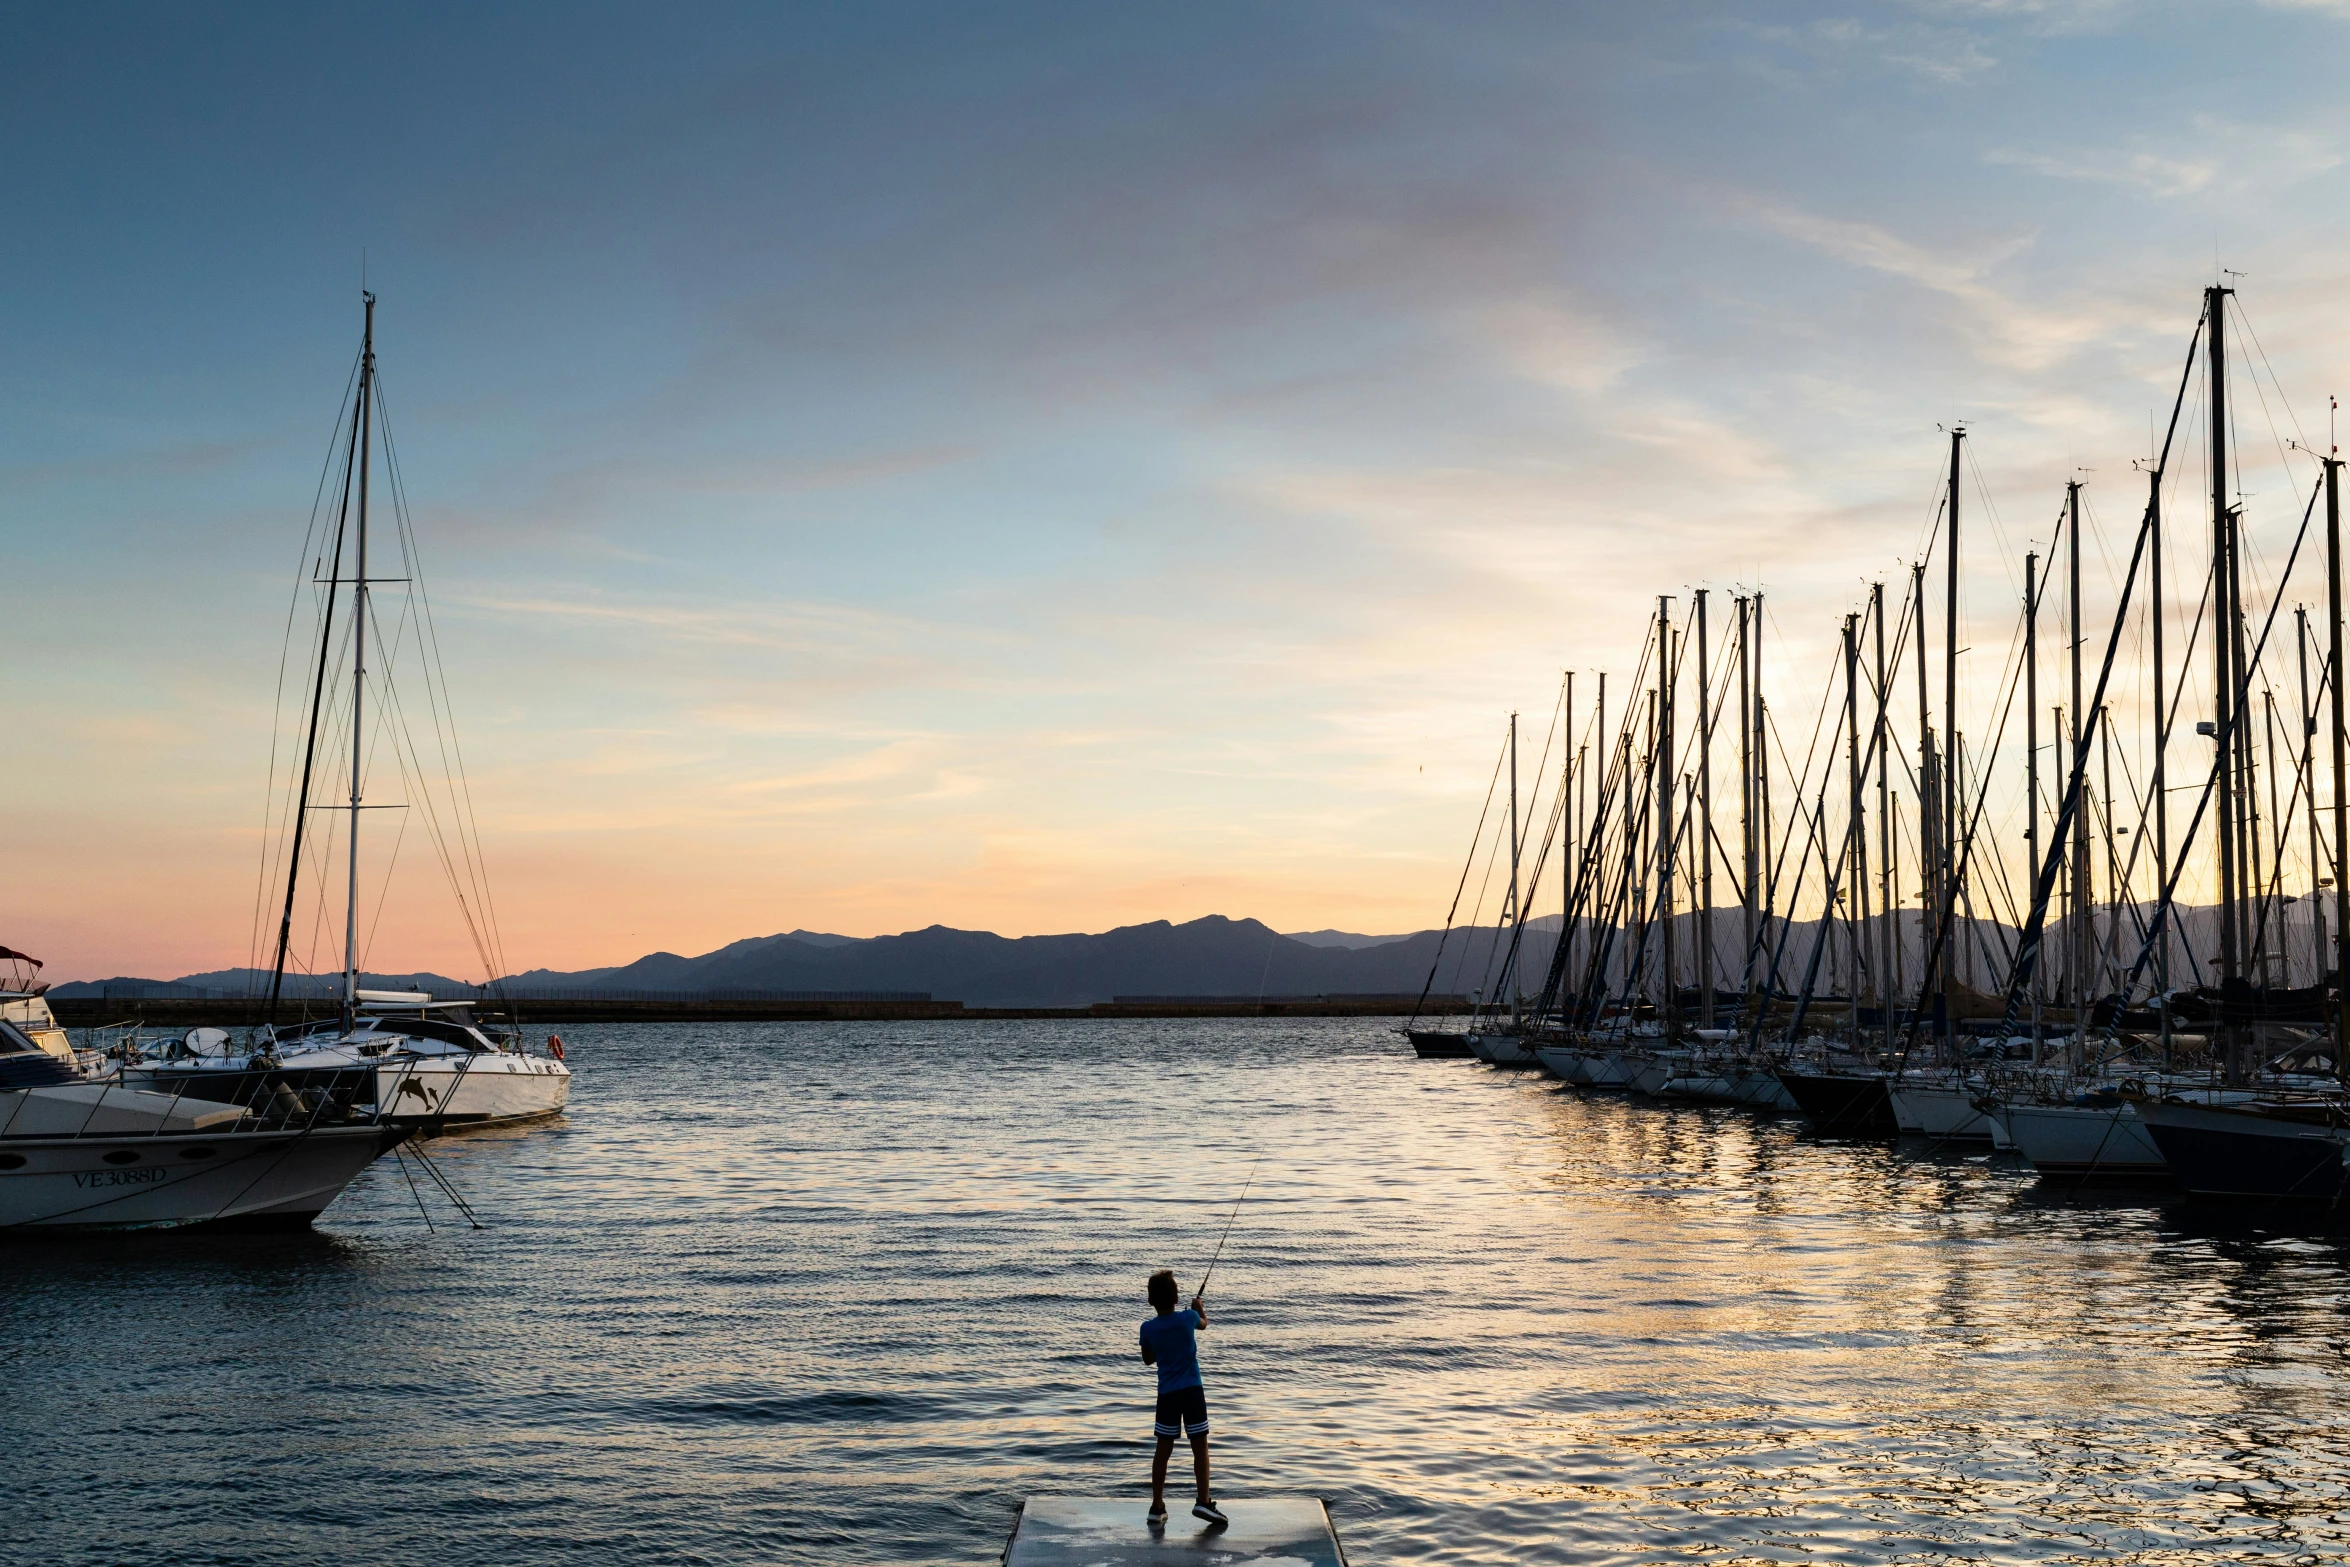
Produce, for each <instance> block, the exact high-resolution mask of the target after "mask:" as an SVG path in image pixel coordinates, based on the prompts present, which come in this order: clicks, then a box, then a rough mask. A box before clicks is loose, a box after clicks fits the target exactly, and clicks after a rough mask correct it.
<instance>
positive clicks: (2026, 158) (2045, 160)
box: [1983, 147, 2219, 196]
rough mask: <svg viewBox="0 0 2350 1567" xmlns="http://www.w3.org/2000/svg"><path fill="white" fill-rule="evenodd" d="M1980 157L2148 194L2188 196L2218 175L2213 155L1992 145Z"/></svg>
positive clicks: (2033, 170) (2057, 176) (1989, 161)
mask: <svg viewBox="0 0 2350 1567" xmlns="http://www.w3.org/2000/svg"><path fill="white" fill-rule="evenodd" d="M1983 159H1984V161H1985V162H1987V163H1996V164H2003V165H2005V166H2007V167H2009V168H2016V169H2028V170H2030V171H2031V172H2032V173H2034V174H2045V175H2047V176H2048V177H2049V178H2050V179H2059V180H2089V181H2093V182H2095V183H2098V184H2103V185H2126V186H2128V187H2130V188H2131V189H2133V190H2139V191H2143V192H2145V193H2146V194H2147V195H2149V196H2191V195H2194V194H2195V193H2196V192H2198V191H2201V190H2204V189H2206V188H2208V187H2209V186H2210V184H2211V182H2212V181H2213V179H2215V178H2216V177H2217V176H2218V174H2219V163H2218V160H2216V159H2213V158H2208V157H2205V158H2192V159H2182V158H2165V157H2162V156H2160V155H2158V154H2155V153H2151V152H2137V153H2104V154H2099V153H2081V154H2065V153H2047V152H2031V151H2027V150H2025V149H2023V148H2020V147H1994V148H1993V149H1991V151H1989V152H1987V153H1985V154H1984V155H1983Z"/></svg>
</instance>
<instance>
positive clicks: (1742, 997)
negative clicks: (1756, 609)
mask: <svg viewBox="0 0 2350 1567" xmlns="http://www.w3.org/2000/svg"><path fill="white" fill-rule="evenodd" d="M1751 609H1752V603H1751V601H1750V600H1749V599H1748V597H1747V596H1746V595H1745V594H1743V593H1741V594H1740V595H1739V596H1738V912H1739V925H1740V930H1739V938H1740V939H1741V940H1742V941H1744V942H1745V944H1746V946H1745V951H1746V956H1745V957H1744V958H1743V959H1741V960H1740V964H1741V967H1740V969H1739V986H1738V989H1739V1021H1740V1023H1741V1024H1742V1025H1743V1024H1744V1023H1745V1022H1746V1021H1747V1016H1746V1015H1747V1013H1748V1012H1750V1011H1751V1010H1752V1009H1753V1006H1754V892H1755V887H1754V672H1753V669H1752V662H1751V661H1752V654H1751V653H1750V651H1749V649H1748V645H1747V643H1748V631H1747V618H1748V614H1749V612H1750V610H1751Z"/></svg>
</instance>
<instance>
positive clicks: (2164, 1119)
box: [2137, 1101, 2350, 1202]
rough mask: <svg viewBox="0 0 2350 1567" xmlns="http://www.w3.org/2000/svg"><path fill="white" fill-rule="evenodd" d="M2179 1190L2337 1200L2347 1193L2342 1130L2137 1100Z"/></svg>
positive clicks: (2348, 1170)
mask: <svg viewBox="0 0 2350 1567" xmlns="http://www.w3.org/2000/svg"><path fill="white" fill-rule="evenodd" d="M2137 1108H2138V1111H2139V1114H2140V1116H2141V1118H2142V1119H2143V1121H2144V1122H2145V1124H2146V1127H2147V1130H2148V1131H2149V1133H2151V1135H2152V1137H2153V1140H2154V1145H2155V1147H2157V1148H2159V1149H2160V1150H2161V1151H2162V1156H2163V1159H2164V1160H2165V1161H2166V1162H2167V1163H2168V1164H2169V1166H2170V1171H2171V1174H2172V1175H2173V1176H2175V1177H2176V1178H2177V1180H2178V1182H2179V1184H2180V1185H2182V1186H2184V1187H2186V1188H2187V1190H2189V1191H2190V1192H2193V1193H2195V1194H2196V1195H2198V1196H2202V1197H2237V1198H2253V1199H2259V1200H2265V1201H2279V1202H2337V1201H2340V1200H2341V1199H2342V1198H2343V1197H2345V1196H2350V1166H2346V1165H2345V1163H2344V1160H2343V1139H2344V1136H2345V1133H2344V1130H2343V1129H2342V1128H2340V1127H2334V1126H2316V1125H2308V1124H2305V1123H2302V1122H2298V1121H2290V1120H2281V1119H2275V1118H2271V1117H2268V1116H2262V1115H2255V1114H2251V1113H2248V1112H2246V1111H2242V1110H2230V1109H2215V1108H2210V1107H2207V1106H2203V1105H2185V1104H2168V1103H2162V1102H2158V1101H2149V1102H2141V1103H2140V1104H2139V1106H2138V1107H2137Z"/></svg>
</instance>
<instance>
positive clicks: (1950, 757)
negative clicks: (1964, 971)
mask: <svg viewBox="0 0 2350 1567" xmlns="http://www.w3.org/2000/svg"><path fill="white" fill-rule="evenodd" d="M1965 444H1966V426H1965V425H1963V424H1954V425H1952V426H1951V427H1950V538H1949V540H1948V546H1949V556H1948V559H1947V560H1946V561H1945V562H1944V564H1945V566H1946V567H1947V587H1946V590H1945V592H1944V595H1943V612H1942V735H1943V738H1942V754H1943V757H1944V759H1945V765H1944V766H1943V768H1942V771H1941V774H1940V778H1941V783H1942V798H1941V799H1940V800H1939V801H1938V802H1937V803H1938V804H1939V805H1940V806H1941V809H1942V875H1943V877H1944V884H1943V886H1942V888H1941V892H1942V900H1943V902H1944V903H1949V902H1951V901H1953V899H1952V893H1953V890H1954V889H1953V888H1952V886H1951V885H1950V879H1951V878H1955V877H1956V876H1958V875H1959V874H1960V870H1959V864H1958V799H1959V782H1958V769H1957V767H1956V766H1954V765H1950V764H1951V763H1952V762H1953V761H1955V757H1956V751H1955V746H1956V738H1955V737H1956V736H1957V734H1958V493H1959V490H1958V470H1959V454H1960V451H1961V449H1962V448H1963V447H1964V446H1965ZM1942 977H1943V980H1944V985H1943V989H1944V992H1945V993H1946V994H1947V992H1948V990H1949V985H1948V980H1949V977H1950V965H1949V963H1948V961H1947V960H1945V961H1944V963H1943V966H1942ZM1942 1015H1943V1031H1944V1032H1945V1033H1948V1032H1949V1031H1950V1026H1951V1024H1950V1008H1949V1007H1948V1005H1945V1006H1944V1007H1943V1009H1942Z"/></svg>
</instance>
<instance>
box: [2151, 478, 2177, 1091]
mask: <svg viewBox="0 0 2350 1567" xmlns="http://www.w3.org/2000/svg"><path fill="white" fill-rule="evenodd" d="M2146 531H2147V540H2146V546H2147V550H2146V553H2147V565H2148V568H2149V571H2148V577H2147V584H2148V597H2147V600H2146V604H2147V616H2148V618H2149V619H2150V620H2151V621H2152V625H2151V627H2150V630H2151V631H2152V633H2153V635H2152V639H2151V640H2152V642H2153V653H2154V781H2153V792H2154V885H2155V887H2156V889H2157V890H2158V891H2159V890H2160V889H2163V888H2166V887H2168V886H2169V885H2170V800H2169V797H2168V796H2167V795H2166V794H2165V793H2164V789H2165V785H2166V782H2167V775H2168V769H2167V768H2166V766H2165V763H2166V762H2167V760H2168V758H2169V755H2170V699H2169V697H2168V696H2167V695H2166V694H2165V692H2164V687H2163V680H2164V674H2163V667H2162V623H2163V622H2164V621H2165V620H2167V619H2168V618H2169V605H2168V604H2167V603H2166V602H2165V600H2164V599H2163V596H2162V467H2161V465H2160V463H2159V462H2158V463H2157V465H2156V466H2155V468H2154V469H2153V470H2152V471H2151V473H2150V474H2149V475H2148V479H2147V486H2146ZM2170 940H2171V932H2170V925H2169V922H2168V921H2167V920H2166V921H2165V922H2164V924H2163V929H2162V944H2161V946H2159V947H2158V948H2156V949H2155V953H2154V986H2155V989H2156V990H2158V991H2160V992H2162V993H2163V994H2165V995H2167V994H2169V992H2170ZM2162 1016H2163V1027H2164V1029H2165V1030H2166V1031H2167V1030H2168V1029H2169V1027H2170V1008H2169V1007H2168V1006H2167V1005H2165V1006H2164V1008H2163V1009H2162ZM2166 1044H2167V1042H2166ZM2164 1058H2165V1059H2166V1060H2167V1059H2168V1053H2167V1048H2166V1052H2165V1057H2164Z"/></svg>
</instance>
